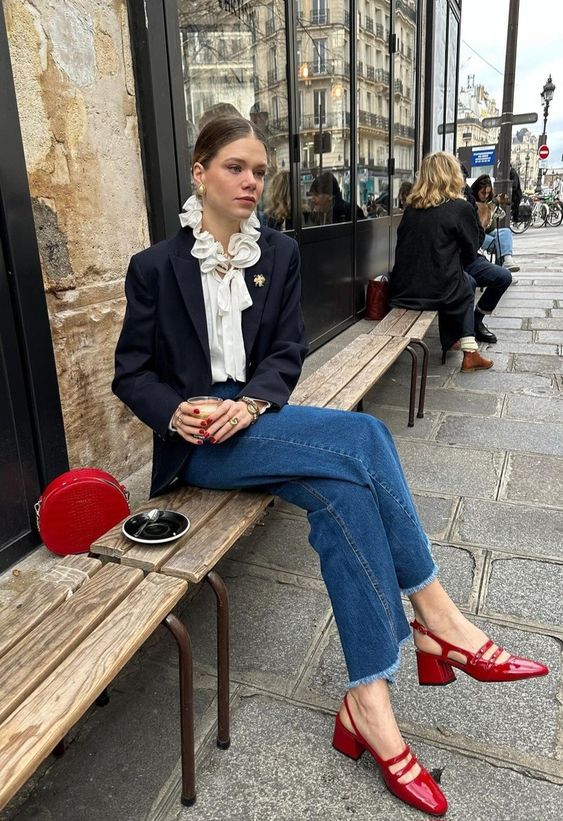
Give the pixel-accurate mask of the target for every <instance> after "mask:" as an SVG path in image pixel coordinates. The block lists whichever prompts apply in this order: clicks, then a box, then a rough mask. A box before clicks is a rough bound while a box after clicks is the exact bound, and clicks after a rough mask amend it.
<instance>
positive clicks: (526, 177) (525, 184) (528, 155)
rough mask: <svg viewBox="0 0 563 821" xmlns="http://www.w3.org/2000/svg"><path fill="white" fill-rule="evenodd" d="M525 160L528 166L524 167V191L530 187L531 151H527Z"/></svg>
mask: <svg viewBox="0 0 563 821" xmlns="http://www.w3.org/2000/svg"><path fill="white" fill-rule="evenodd" d="M524 159H525V160H526V165H525V167H524V191H525V190H526V189H527V187H528V166H529V164H530V152H529V151H526V156H525V157H524Z"/></svg>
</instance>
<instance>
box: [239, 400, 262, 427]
mask: <svg viewBox="0 0 563 821" xmlns="http://www.w3.org/2000/svg"><path fill="white" fill-rule="evenodd" d="M240 401H241V402H244V403H245V405H246V407H247V408H248V412H249V414H250V415H251V416H252V422H251V423H250V424H251V425H255V424H256V422H257V421H258V417H259V416H260V408H259V407H258V405H257V404H256V402H255V401H254V399H251V398H250V397H249V396H241V398H240Z"/></svg>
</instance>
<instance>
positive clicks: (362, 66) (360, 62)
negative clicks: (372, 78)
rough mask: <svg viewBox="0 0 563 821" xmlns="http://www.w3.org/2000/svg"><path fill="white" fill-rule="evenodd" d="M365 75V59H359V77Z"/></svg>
mask: <svg viewBox="0 0 563 821" xmlns="http://www.w3.org/2000/svg"><path fill="white" fill-rule="evenodd" d="M363 76H364V63H363V60H358V77H363Z"/></svg>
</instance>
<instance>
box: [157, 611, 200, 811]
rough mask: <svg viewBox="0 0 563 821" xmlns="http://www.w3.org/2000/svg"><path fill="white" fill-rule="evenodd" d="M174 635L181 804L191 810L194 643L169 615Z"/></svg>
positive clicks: (193, 763) (193, 794)
mask: <svg viewBox="0 0 563 821" xmlns="http://www.w3.org/2000/svg"><path fill="white" fill-rule="evenodd" d="M162 623H163V624H164V625H165V626H166V627H167V628H168V629H169V630H170V632H171V633H172V635H173V636H174V638H175V639H176V644H177V645H178V667H179V670H180V738H181V745H182V797H181V801H182V804H184V805H185V806H187V807H189V806H191V805H192V804H193V803H194V801H195V798H196V794H195V751H194V681H193V662H192V643H191V640H190V635H189V633H188V631H187V630H186V628H185V627H184V625H183V624H182V622H181V621H180V619H179V618H177V616H175V615H174V614H173V613H169V614H168V615H167V616H166V618H165V619H164V621H163V622H162Z"/></svg>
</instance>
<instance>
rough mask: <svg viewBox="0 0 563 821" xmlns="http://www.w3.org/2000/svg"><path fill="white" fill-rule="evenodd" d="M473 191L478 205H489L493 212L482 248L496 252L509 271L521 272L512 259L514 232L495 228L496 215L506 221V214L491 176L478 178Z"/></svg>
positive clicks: (472, 188) (473, 185) (482, 175)
mask: <svg viewBox="0 0 563 821" xmlns="http://www.w3.org/2000/svg"><path fill="white" fill-rule="evenodd" d="M471 191H472V193H473V196H474V197H475V201H476V202H477V203H479V202H484V203H487V205H488V206H489V208H490V211H491V220H490V223H489V225H488V227H487V228H485V231H486V235H485V238H484V239H483V242H482V244H481V247H482V248H483V249H484V250H485V251H492V250H495V251H496V253H497V259H498V258H500V259H502V265H503V266H504V267H505V268H508V270H509V271H512V272H513V273H514V272H516V271H519V270H520V266H519V265H517V264H516V263H515V262H514V259H513V257H512V251H513V242H512V231H511V230H510V228H496V227H495V215H496V216H498V217H499V219H504V216H505V212H504V211H503V209H502V208H501V203H500V200H499V198H498V197H497V196H496V195H495V193H494V191H493V183H492V181H491V178H490V177H489V175H488V174H481V176H480V177H477V179H476V180H475V182H474V183H473V184H472V185H471ZM507 205H510V200H508V203H507Z"/></svg>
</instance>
